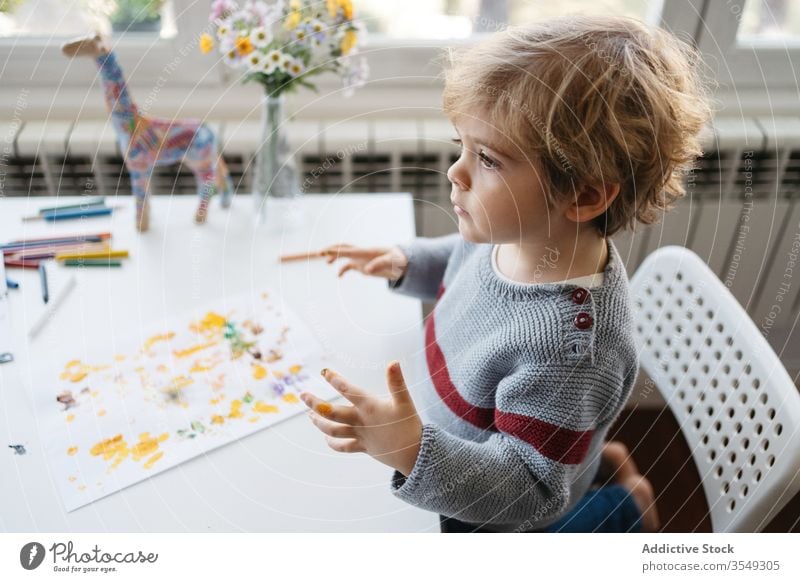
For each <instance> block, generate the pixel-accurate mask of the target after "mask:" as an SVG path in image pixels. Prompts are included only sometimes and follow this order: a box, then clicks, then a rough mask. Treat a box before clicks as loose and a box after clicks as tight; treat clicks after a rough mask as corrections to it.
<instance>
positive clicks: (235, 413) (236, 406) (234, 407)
mask: <svg viewBox="0 0 800 582" xmlns="http://www.w3.org/2000/svg"><path fill="white" fill-rule="evenodd" d="M242 416H243V415H242V401H241V400H233V401H232V402H231V411H230V412H229V413H228V418H242Z"/></svg>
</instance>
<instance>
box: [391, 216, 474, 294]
mask: <svg viewBox="0 0 800 582" xmlns="http://www.w3.org/2000/svg"><path fill="white" fill-rule="evenodd" d="M460 240H461V235H460V234H459V233H457V232H456V233H453V234H448V235H445V236H440V237H436V238H415V239H413V240H412V241H410V242H408V243H405V244H399V245H397V246H398V247H400V250H401V251H403V254H404V255H405V256H406V258H408V268H407V269H406V272H405V274H404V275H403V276H402V277H401V278H400V279H396V280H393V281H389V289H391V290H392V291H395V292H396V293H400V294H401V295H408V296H410V297H416V298H417V299H422V300H424V301H433V300H435V299H436V293H437V291H438V290H439V284H440V283H441V282H442V278H443V277H444V271H445V269H446V268H447V262H448V260H449V259H450V255H451V254H452V253H453V250H454V249H455V247H456V244H458V242H459V241H460Z"/></svg>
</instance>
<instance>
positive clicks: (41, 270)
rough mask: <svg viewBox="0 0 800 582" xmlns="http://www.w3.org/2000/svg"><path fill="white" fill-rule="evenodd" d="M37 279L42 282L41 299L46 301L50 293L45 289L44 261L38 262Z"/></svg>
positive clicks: (45, 273)
mask: <svg viewBox="0 0 800 582" xmlns="http://www.w3.org/2000/svg"><path fill="white" fill-rule="evenodd" d="M39 280H40V281H41V283H42V301H44V302H45V303H47V302H48V301H49V300H50V293H49V291H48V290H47V270H46V269H45V268H44V263H39Z"/></svg>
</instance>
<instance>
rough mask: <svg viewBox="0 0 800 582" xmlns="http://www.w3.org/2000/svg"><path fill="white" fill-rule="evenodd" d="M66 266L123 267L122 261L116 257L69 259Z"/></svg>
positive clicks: (65, 263)
mask: <svg viewBox="0 0 800 582" xmlns="http://www.w3.org/2000/svg"><path fill="white" fill-rule="evenodd" d="M63 265H64V266H65V267H121V266H122V261H119V260H115V259H67V260H66V261H64V263H63Z"/></svg>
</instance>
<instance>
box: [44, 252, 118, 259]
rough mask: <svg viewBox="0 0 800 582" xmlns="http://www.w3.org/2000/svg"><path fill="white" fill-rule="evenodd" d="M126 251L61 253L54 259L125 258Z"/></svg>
mask: <svg viewBox="0 0 800 582" xmlns="http://www.w3.org/2000/svg"><path fill="white" fill-rule="evenodd" d="M126 258H128V251H100V252H95V253H61V254H58V255H56V260H58V261H63V260H65V259H126Z"/></svg>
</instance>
